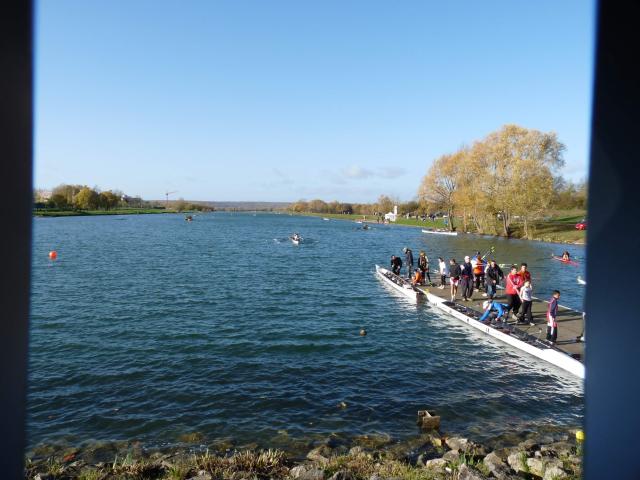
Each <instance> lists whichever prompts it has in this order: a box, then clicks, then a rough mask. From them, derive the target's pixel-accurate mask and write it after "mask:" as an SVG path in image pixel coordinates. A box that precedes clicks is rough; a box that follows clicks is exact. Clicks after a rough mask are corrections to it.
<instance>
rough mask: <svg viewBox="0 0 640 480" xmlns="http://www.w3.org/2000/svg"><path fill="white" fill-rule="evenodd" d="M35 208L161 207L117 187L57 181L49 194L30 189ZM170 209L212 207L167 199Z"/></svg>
mask: <svg viewBox="0 0 640 480" xmlns="http://www.w3.org/2000/svg"><path fill="white" fill-rule="evenodd" d="M33 197H34V198H33V201H34V207H35V208H36V209H56V210H115V209H117V208H141V209H142V208H146V209H164V208H166V205H165V204H163V203H162V202H159V201H147V200H143V199H142V198H141V197H139V196H129V195H125V194H124V192H122V191H121V190H105V191H103V190H101V189H100V188H99V187H93V188H91V187H89V186H87V185H71V184H65V183H63V184H60V185H58V186H57V187H55V188H54V189H53V190H52V191H51V192H50V194H47V192H46V191H45V190H43V189H36V190H34V195H33ZM171 209H173V210H176V211H178V212H182V211H194V210H198V211H205V210H206V211H210V210H214V209H213V207H210V206H207V205H203V204H198V203H192V202H187V201H185V200H184V199H179V200H174V201H172V202H171Z"/></svg>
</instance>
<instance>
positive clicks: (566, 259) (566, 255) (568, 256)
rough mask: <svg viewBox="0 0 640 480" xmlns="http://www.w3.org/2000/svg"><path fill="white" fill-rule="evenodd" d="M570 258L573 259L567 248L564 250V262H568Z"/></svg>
mask: <svg viewBox="0 0 640 480" xmlns="http://www.w3.org/2000/svg"><path fill="white" fill-rule="evenodd" d="M570 260H571V255H570V254H569V252H568V251H567V250H565V251H564V252H562V261H563V262H568V261H570Z"/></svg>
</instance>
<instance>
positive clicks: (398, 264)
mask: <svg viewBox="0 0 640 480" xmlns="http://www.w3.org/2000/svg"><path fill="white" fill-rule="evenodd" d="M401 269H402V260H401V259H400V257H396V256H395V255H391V271H392V272H393V273H395V274H396V275H398V276H400V270H401Z"/></svg>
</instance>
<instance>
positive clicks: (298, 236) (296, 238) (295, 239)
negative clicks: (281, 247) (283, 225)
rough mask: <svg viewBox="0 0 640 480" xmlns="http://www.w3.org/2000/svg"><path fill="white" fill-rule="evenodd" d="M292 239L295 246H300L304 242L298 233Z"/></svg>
mask: <svg viewBox="0 0 640 480" xmlns="http://www.w3.org/2000/svg"><path fill="white" fill-rule="evenodd" d="M290 238H291V241H292V242H293V243H295V244H298V243H300V242H301V241H302V237H301V236H300V235H299V234H297V233H294V234H293V235H292V236H291V237H290Z"/></svg>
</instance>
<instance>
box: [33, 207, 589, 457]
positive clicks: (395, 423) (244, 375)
mask: <svg viewBox="0 0 640 480" xmlns="http://www.w3.org/2000/svg"><path fill="white" fill-rule="evenodd" d="M358 227H359V225H357V224H355V223H353V222H347V221H334V220H332V221H323V220H322V219H320V218H311V217H297V216H289V215H272V214H257V215H256V216H254V215H252V214H230V213H213V214H205V215H199V216H197V217H196V218H195V220H194V221H193V222H192V223H187V222H185V221H184V219H183V216H180V215H169V214H167V215H140V216H109V217H76V218H37V219H35V220H34V245H33V289H32V320H31V357H30V385H29V406H28V411H29V418H28V432H29V443H30V445H31V446H34V445H38V444H42V443H63V444H73V445H80V444H82V443H85V442H93V441H111V440H132V439H136V440H140V441H142V442H143V443H145V444H146V445H149V446H154V445H155V446H160V445H173V444H178V443H179V442H180V441H181V439H183V438H184V437H183V435H184V434H186V433H193V432H198V434H199V435H201V436H202V440H200V443H203V444H207V443H211V442H214V441H216V440H218V439H223V438H233V439H235V440H236V441H237V442H238V443H239V444H243V443H246V442H253V441H255V442H257V443H259V444H260V445H264V446H284V447H285V448H286V442H287V441H288V439H293V440H295V439H304V438H313V437H314V436H318V437H320V436H326V435H327V434H329V433H332V432H339V433H343V434H346V435H358V434H372V433H384V434H389V435H391V436H393V437H394V438H402V437H405V436H411V435H414V434H415V433H416V425H415V420H416V411H417V410H419V409H423V408H430V409H435V410H436V411H437V412H438V413H439V414H440V415H442V418H443V421H442V428H443V430H445V431H450V432H455V433H458V434H465V435H472V436H473V437H474V439H476V440H480V441H481V440H483V439H486V438H489V437H491V436H494V435H498V434H500V433H502V432H504V431H509V430H513V431H523V430H526V429H528V428H535V426H536V425H540V424H544V425H557V426H577V425H579V424H580V423H581V422H582V416H583V401H584V396H583V390H582V385H581V383H580V382H579V381H578V380H576V379H574V378H573V377H571V376H569V375H568V374H565V373H563V372H562V371H561V370H558V369H556V368H555V367H553V366H551V365H547V364H543V363H540V362H539V361H538V360H536V359H534V358H533V357H529V356H527V355H525V354H520V353H519V352H518V351H517V350H514V349H511V348H510V347H508V346H506V345H503V344H501V343H499V342H497V341H495V340H490V339H488V338H485V337H484V336H482V335H481V334H479V333H476V332H475V331H473V330H471V329H470V328H468V327H465V326H464V325H462V324H460V323H458V322H457V321H456V320H454V319H451V318H448V317H445V316H443V315H440V314H439V313H436V312H435V311H434V310H432V309H430V308H429V307H427V306H419V307H416V306H415V305H413V306H412V305H409V304H407V302H406V301H405V300H404V299H403V298H399V297H398V296H396V295H395V294H394V293H392V292H390V291H389V290H388V289H387V288H386V287H385V286H384V285H383V284H382V283H381V282H380V281H379V280H378V279H377V278H376V276H375V273H374V264H375V263H379V264H382V265H384V266H387V264H388V262H389V256H390V255H391V254H393V253H395V254H401V250H402V248H403V247H404V246H410V247H411V248H412V249H413V251H414V254H415V255H416V256H417V253H418V251H419V250H420V249H424V250H425V251H426V252H427V254H428V256H429V257H430V259H431V260H432V262H435V260H436V258H437V257H438V256H439V255H442V256H445V257H446V258H449V257H451V256H455V257H456V258H461V257H463V256H464V255H465V254H471V253H473V252H475V251H476V250H480V251H483V252H484V251H486V250H488V249H489V248H490V247H491V246H492V245H495V247H496V257H497V259H498V261H499V262H500V263H507V262H520V261H526V262H528V263H529V265H530V270H532V273H533V278H534V282H535V285H534V286H535V294H536V295H538V296H541V297H545V298H546V297H548V296H550V293H551V290H552V289H554V288H559V289H560V290H562V302H561V303H563V304H565V305H568V306H571V307H574V308H577V309H581V307H582V301H583V293H584V290H583V288H584V287H582V286H580V285H578V284H577V282H576V277H577V276H578V275H582V276H584V270H583V266H582V264H583V262H581V265H580V266H579V267H574V266H569V265H564V264H562V263H560V262H556V261H552V260H551V259H550V255H551V254H552V253H560V252H561V251H562V250H563V249H564V248H565V247H564V246H562V245H553V244H545V243H538V242H525V241H518V240H511V241H509V240H504V239H495V238H490V237H481V236H471V235H460V236H459V237H445V236H437V235H427V234H423V233H421V232H420V229H417V228H408V227H400V226H382V225H380V226H378V225H375V224H374V225H373V228H372V229H371V230H369V231H364V230H361V229H359V228H358ZM294 231H296V232H300V233H301V234H302V235H303V237H304V238H305V242H304V243H303V244H301V245H300V246H294V245H293V244H292V243H291V242H290V241H288V240H287V236H288V235H289V234H290V233H292V232H294ZM566 248H567V249H568V250H569V251H570V252H571V253H572V254H573V255H574V256H577V257H583V256H584V254H585V249H584V247H579V246H568V247H566ZM52 249H55V250H57V252H58V260H57V261H55V262H52V261H50V260H49V259H48V258H47V253H48V252H49V250H52ZM361 328H366V329H367V331H368V335H367V336H366V337H361V336H359V330H360V329H361ZM340 402H345V403H346V404H347V406H346V408H340V407H339V403H340Z"/></svg>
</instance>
